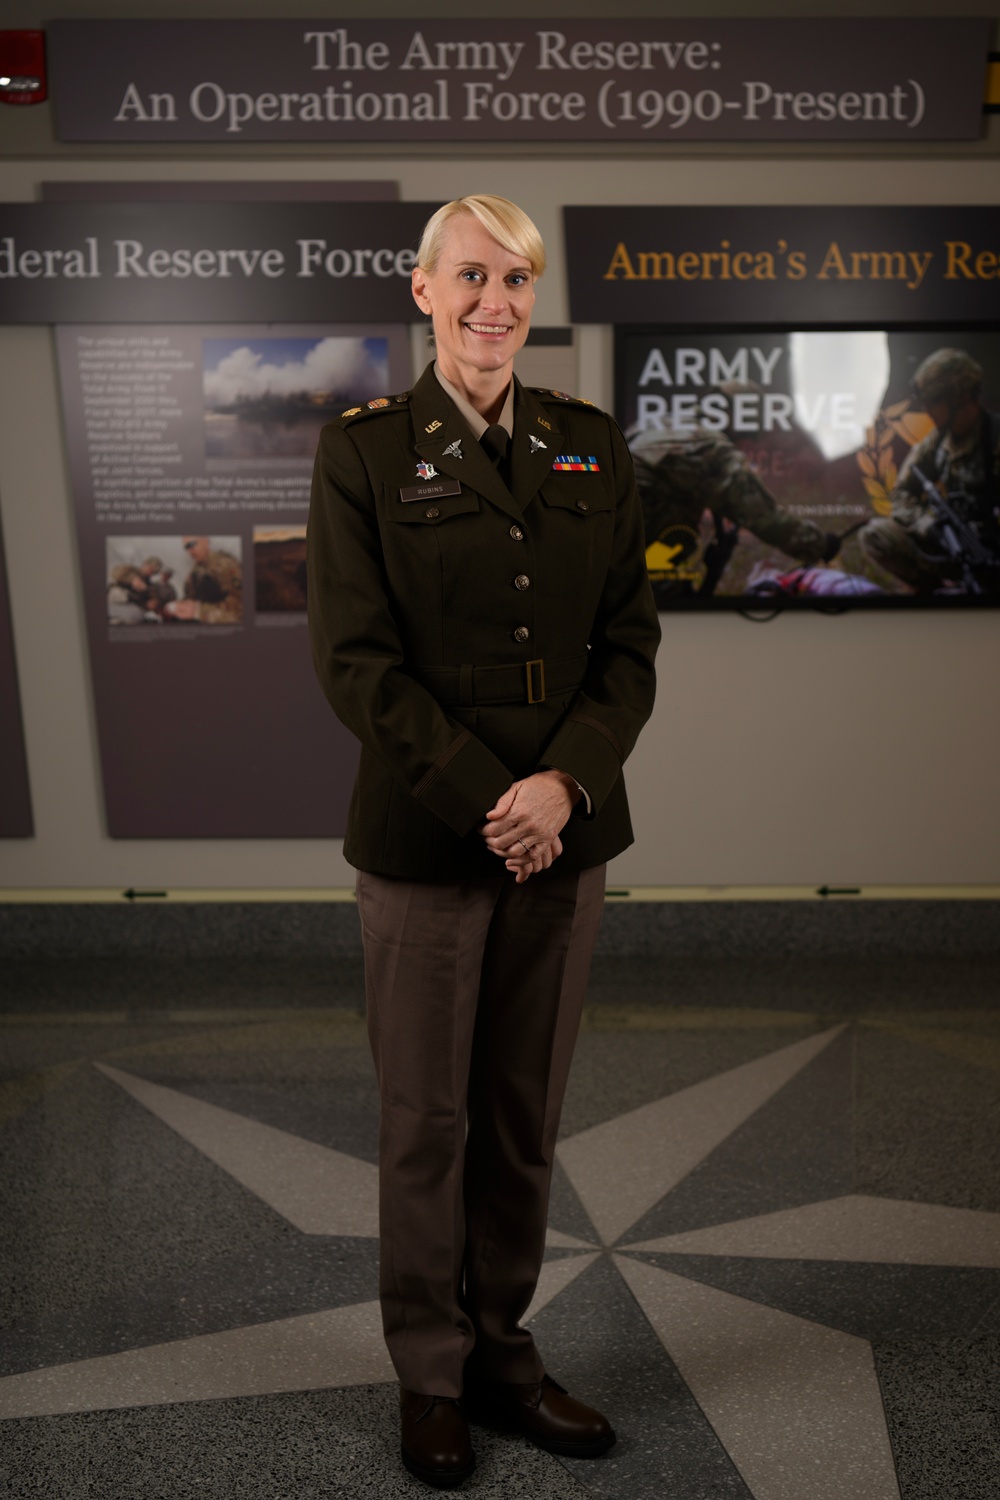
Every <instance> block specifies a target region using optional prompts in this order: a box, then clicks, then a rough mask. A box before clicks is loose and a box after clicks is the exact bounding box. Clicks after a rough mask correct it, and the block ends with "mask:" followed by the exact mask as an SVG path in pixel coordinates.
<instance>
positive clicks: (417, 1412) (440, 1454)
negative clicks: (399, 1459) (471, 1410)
mask: <svg viewBox="0 0 1000 1500" xmlns="http://www.w3.org/2000/svg"><path fill="white" fill-rule="evenodd" d="M399 1411H400V1417H401V1422H402V1456H403V1464H404V1466H405V1467H406V1468H407V1469H408V1470H409V1471H410V1473H411V1474H413V1475H414V1476H415V1478H417V1479H422V1480H423V1481H424V1483H425V1484H433V1485H435V1486H436V1487H437V1489H439V1490H448V1489H452V1488H453V1487H454V1486H455V1485H457V1484H461V1483H462V1480H463V1479H468V1477H469V1475H470V1474H471V1473H472V1471H473V1469H474V1468H475V1467H476V1455H475V1454H474V1453H473V1451H472V1443H471V1441H470V1439H469V1429H468V1427H467V1425H466V1421H465V1417H464V1416H463V1415H462V1410H461V1407H460V1406H459V1404H458V1402H457V1401H456V1400H454V1398H453V1397H451V1396H423V1395H421V1394H420V1393H419V1392H418V1391H407V1390H404V1389H403V1388H402V1386H401V1387H400V1391H399Z"/></svg>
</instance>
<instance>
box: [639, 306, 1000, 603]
mask: <svg viewBox="0 0 1000 1500" xmlns="http://www.w3.org/2000/svg"><path fill="white" fill-rule="evenodd" d="M616 415H617V417H618V419H619V421H620V422H621V424H622V426H623V428H624V430H625V433H626V437H627V439H628V441H629V446H630V448H631V450H632V454H633V458H634V460H635V465H636V477H637V481H638V485H639V491H640V495H641V497H642V503H643V510H644V515H645V522H646V539H647V552H646V558H647V564H648V567H649V572H650V577H651V579H652V582H653V589H654V593H655V595H656V599H657V603H658V604H659V606H660V608H661V609H668V608H674V607H681V608H685V607H686V608H702V607H713V606H715V607H720V606H721V607H725V606H729V607H741V608H750V609H753V608H767V607H769V606H770V605H772V604H775V603H780V604H781V605H783V606H784V605H787V604H792V605H796V604H797V605H806V606H812V607H818V608H824V607H826V608H835V609H836V608H840V607H843V606H844V605H847V604H850V605H857V604H863V605H867V606H884V605H897V606H899V605H918V604H919V605H929V606H932V607H942V606H954V605H976V604H1000V527H998V505H1000V472H998V466H1000V333H992V332H987V333H980V332H963V331H957V330H954V331H951V332H949V331H947V330H935V331H933V332H922V333H909V332H907V333H902V332H893V331H888V332H887V331H881V332H880V331H871V330H869V331H863V332H849V331H841V330H838V331H822V332H783V333H774V332H770V333H769V332H753V331H747V330H741V331H739V332H732V333H722V332H718V333H710V334H678V333H675V332H673V331H658V330H656V329H651V328H644V329H627V328H623V329H619V330H618V332H617V345H616Z"/></svg>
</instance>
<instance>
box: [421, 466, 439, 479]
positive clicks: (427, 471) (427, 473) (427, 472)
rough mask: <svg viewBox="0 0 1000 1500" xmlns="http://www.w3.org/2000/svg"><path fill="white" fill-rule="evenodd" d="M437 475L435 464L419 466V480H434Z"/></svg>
mask: <svg viewBox="0 0 1000 1500" xmlns="http://www.w3.org/2000/svg"><path fill="white" fill-rule="evenodd" d="M436 474H437V469H435V467H434V465H433V464H417V478H418V479H433V478H434V477H435V476H436Z"/></svg>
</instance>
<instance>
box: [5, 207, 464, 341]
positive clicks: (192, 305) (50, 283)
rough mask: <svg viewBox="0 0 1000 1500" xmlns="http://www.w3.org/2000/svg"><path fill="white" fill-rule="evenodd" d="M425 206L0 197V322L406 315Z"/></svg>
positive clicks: (405, 318)
mask: <svg viewBox="0 0 1000 1500" xmlns="http://www.w3.org/2000/svg"><path fill="white" fill-rule="evenodd" d="M439 206H440V205H439V204H437V203H373V202H367V203H282V204H281V206H280V208H278V209H276V208H275V206H274V205H273V204H268V203H196V204H189V203H172V204H171V205H170V206H169V208H165V207H164V205H163V204H162V203H157V202H150V203H2V204H0V323H101V322H113V323H129V322H138V323H149V322H158V323H208V322H219V321H220V320H227V321H236V322H246V321H252V322H254V323H260V322H267V321H272V320H273V321H275V322H287V323H297V322H303V323H315V322H320V321H322V322H330V321H340V322H351V323H356V322H359V321H363V320H366V319H372V320H374V321H376V322H379V323H387V322H389V323H409V322H414V321H417V320H419V318H420V317H421V314H420V312H419V311H418V310H417V307H416V305H415V303H414V301H413V298H412V296H411V294H410V271H411V269H412V267H413V265H414V262H415V261H416V247H417V242H418V240H419V237H420V233H421V230H422V229H423V226H424V224H425V222H426V221H427V219H428V218H429V216H430V215H431V214H432V213H433V212H434V210H435V209H436V208H438V207H439Z"/></svg>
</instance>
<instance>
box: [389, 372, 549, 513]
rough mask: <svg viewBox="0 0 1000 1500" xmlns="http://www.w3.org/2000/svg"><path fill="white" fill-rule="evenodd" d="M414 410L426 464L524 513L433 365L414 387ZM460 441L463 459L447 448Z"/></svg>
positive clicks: (492, 500) (418, 445) (416, 442)
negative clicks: (442, 383)
mask: <svg viewBox="0 0 1000 1500" xmlns="http://www.w3.org/2000/svg"><path fill="white" fill-rule="evenodd" d="M410 412H411V414H412V417H413V435H414V445H415V447H416V450H417V452H418V453H419V454H420V457H421V458H422V459H424V461H425V462H426V463H430V464H433V465H434V467H435V469H437V470H439V471H440V472H441V473H442V474H447V475H448V477H449V479H457V480H459V481H460V483H462V484H463V485H465V486H466V487H467V488H468V489H470V490H473V491H474V492H475V493H476V494H477V495H482V496H483V498H484V499H486V500H489V502H490V503H491V505H496V506H499V508H500V509H501V510H502V511H505V512H506V513H507V514H508V515H510V516H514V517H515V518H516V517H518V516H520V514H521V511H520V508H519V506H518V505H517V503H516V501H515V500H514V498H513V496H512V495H511V492H510V491H509V490H508V488H507V486H506V485H505V484H504V482H503V480H502V479H501V478H500V476H499V474H498V473H497V471H496V469H495V468H494V467H493V464H492V462H491V460H490V458H489V456H488V455H487V454H486V453H484V452H483V450H482V448H481V447H480V446H479V444H478V443H477V442H476V439H475V438H474V437H473V436H472V433H471V432H470V431H469V429H468V427H467V426H466V424H465V422H464V421H463V419H462V416H461V414H460V413H459V411H458V409H457V408H456V407H455V406H454V404H453V403H452V402H451V401H449V399H448V397H447V396H446V395H445V393H444V391H443V390H442V389H441V387H440V385H439V384H438V381H437V377H436V375H435V374H434V368H433V366H432V365H428V367H427V369H426V370H425V371H424V373H423V374H422V375H421V377H420V379H419V380H418V381H417V383H416V385H415V386H414V387H413V393H412V395H411V396H410ZM456 441H457V442H460V443H461V451H462V457H461V458H456V457H455V456H454V455H453V454H448V453H445V451H444V450H445V449H446V448H448V447H450V446H451V444H452V443H454V442H456ZM540 482H541V481H539V483H540ZM536 488H537V486H536Z"/></svg>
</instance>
